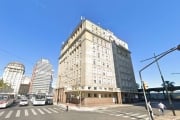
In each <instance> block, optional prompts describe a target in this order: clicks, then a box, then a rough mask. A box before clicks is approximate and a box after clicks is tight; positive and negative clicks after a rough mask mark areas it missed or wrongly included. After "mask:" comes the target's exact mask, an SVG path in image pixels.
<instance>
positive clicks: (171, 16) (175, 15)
mask: <svg viewBox="0 0 180 120" xmlns="http://www.w3.org/2000/svg"><path fill="white" fill-rule="evenodd" d="M179 4H180V1H178V0H173V1H168V0H0V76H1V75H2V72H3V69H4V67H5V66H6V65H7V64H8V63H9V62H12V61H18V62H21V63H23V64H24V65H25V67H26V72H25V74H26V75H28V76H31V73H32V69H33V66H34V64H35V63H36V62H37V60H39V59H41V58H46V59H49V60H50V62H51V64H52V65H53V68H54V70H55V77H56V73H57V67H58V57H59V55H60V48H61V45H62V42H63V41H65V40H67V38H68V37H69V35H70V34H71V32H72V31H73V29H74V28H75V27H76V25H77V24H78V23H79V22H80V17H81V16H84V17H85V18H86V19H89V20H91V21H92V22H94V23H96V24H100V25H101V26H102V27H103V28H105V29H109V30H111V31H112V32H113V33H114V34H115V35H116V36H118V37H119V38H120V39H122V40H124V41H125V42H127V43H128V45H129V50H130V51H131V55H132V62H133V67H134V73H135V77H136V81H137V83H140V79H139V75H138V72H139V70H140V69H141V68H143V67H144V66H145V65H147V64H148V63H149V62H151V61H146V62H143V63H141V62H140V61H141V60H143V59H146V58H149V57H152V56H153V54H154V53H156V54H159V53H162V52H164V51H166V50H168V49H170V48H172V47H175V46H177V45H178V44H180V34H179V33H180V7H179ZM159 64H160V67H161V70H162V73H163V75H164V78H165V80H168V81H173V82H175V85H180V74H174V75H172V74H171V73H180V51H175V52H173V53H171V54H169V55H167V56H166V57H164V58H163V59H161V60H160V61H159ZM142 77H143V80H145V81H146V82H147V83H148V84H149V87H157V86H160V85H161V84H162V82H161V79H160V75H159V72H158V69H157V66H156V64H154V65H152V66H150V67H149V68H148V69H146V70H144V71H143V72H142Z"/></svg>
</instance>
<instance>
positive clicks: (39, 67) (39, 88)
mask: <svg viewBox="0 0 180 120" xmlns="http://www.w3.org/2000/svg"><path fill="white" fill-rule="evenodd" d="M52 75H53V69H52V65H51V64H50V62H49V61H48V60H47V59H41V60H39V61H38V62H37V63H36V65H35V66H34V69H33V73H32V78H31V83H30V93H37V92H41V93H47V94H49V93H51V92H52V91H51V90H52V88H51V84H52V80H53V78H52Z"/></svg>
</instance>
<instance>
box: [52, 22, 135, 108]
mask: <svg viewBox="0 0 180 120" xmlns="http://www.w3.org/2000/svg"><path fill="white" fill-rule="evenodd" d="M119 51H122V52H123V54H127V56H126V57H124V56H122V55H118V57H117V54H118V52H119ZM121 59H122V60H121ZM119 60H121V62H122V63H119ZM121 64H125V65H121ZM126 64H127V65H126ZM117 65H119V67H121V68H118V66H117ZM124 69H126V70H124ZM117 74H118V75H117ZM130 84H131V85H130ZM127 86H129V87H128V88H127ZM135 86H136V83H135V78H134V73H133V68H132V62H131V58H130V51H129V50H128V45H127V43H125V42H124V41H122V40H120V39H118V38H117V37H116V36H115V35H114V34H113V33H112V32H111V31H109V30H105V29H103V28H102V27H100V26H98V25H96V24H94V23H92V22H91V21H89V20H82V21H81V22H80V24H79V25H78V26H77V27H76V29H75V30H74V31H73V33H72V34H71V35H70V37H69V38H68V40H67V41H66V42H65V43H64V44H63V46H62V49H61V54H60V57H59V66H58V81H57V89H56V95H55V100H57V102H71V103H77V104H80V105H81V104H82V105H87V104H106V103H107V104H113V103H122V96H121V95H123V94H122V92H135V91H136V89H135ZM132 97H133V95H132Z"/></svg>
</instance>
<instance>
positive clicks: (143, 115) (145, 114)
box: [138, 114, 147, 118]
mask: <svg viewBox="0 0 180 120" xmlns="http://www.w3.org/2000/svg"><path fill="white" fill-rule="evenodd" d="M142 117H147V115H146V114H144V115H140V116H138V118H142Z"/></svg>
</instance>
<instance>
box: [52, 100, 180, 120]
mask: <svg viewBox="0 0 180 120" xmlns="http://www.w3.org/2000/svg"><path fill="white" fill-rule="evenodd" d="M54 105H57V106H60V107H62V108H64V110H66V106H67V105H68V109H69V110H76V111H94V110H103V109H107V108H114V107H126V106H134V105H131V104H112V105H98V106H79V105H75V104H61V103H59V104H57V103H54ZM175 113H176V116H173V114H172V111H171V110H166V111H165V114H164V115H158V114H155V115H154V119H155V120H180V110H176V111H175Z"/></svg>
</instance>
